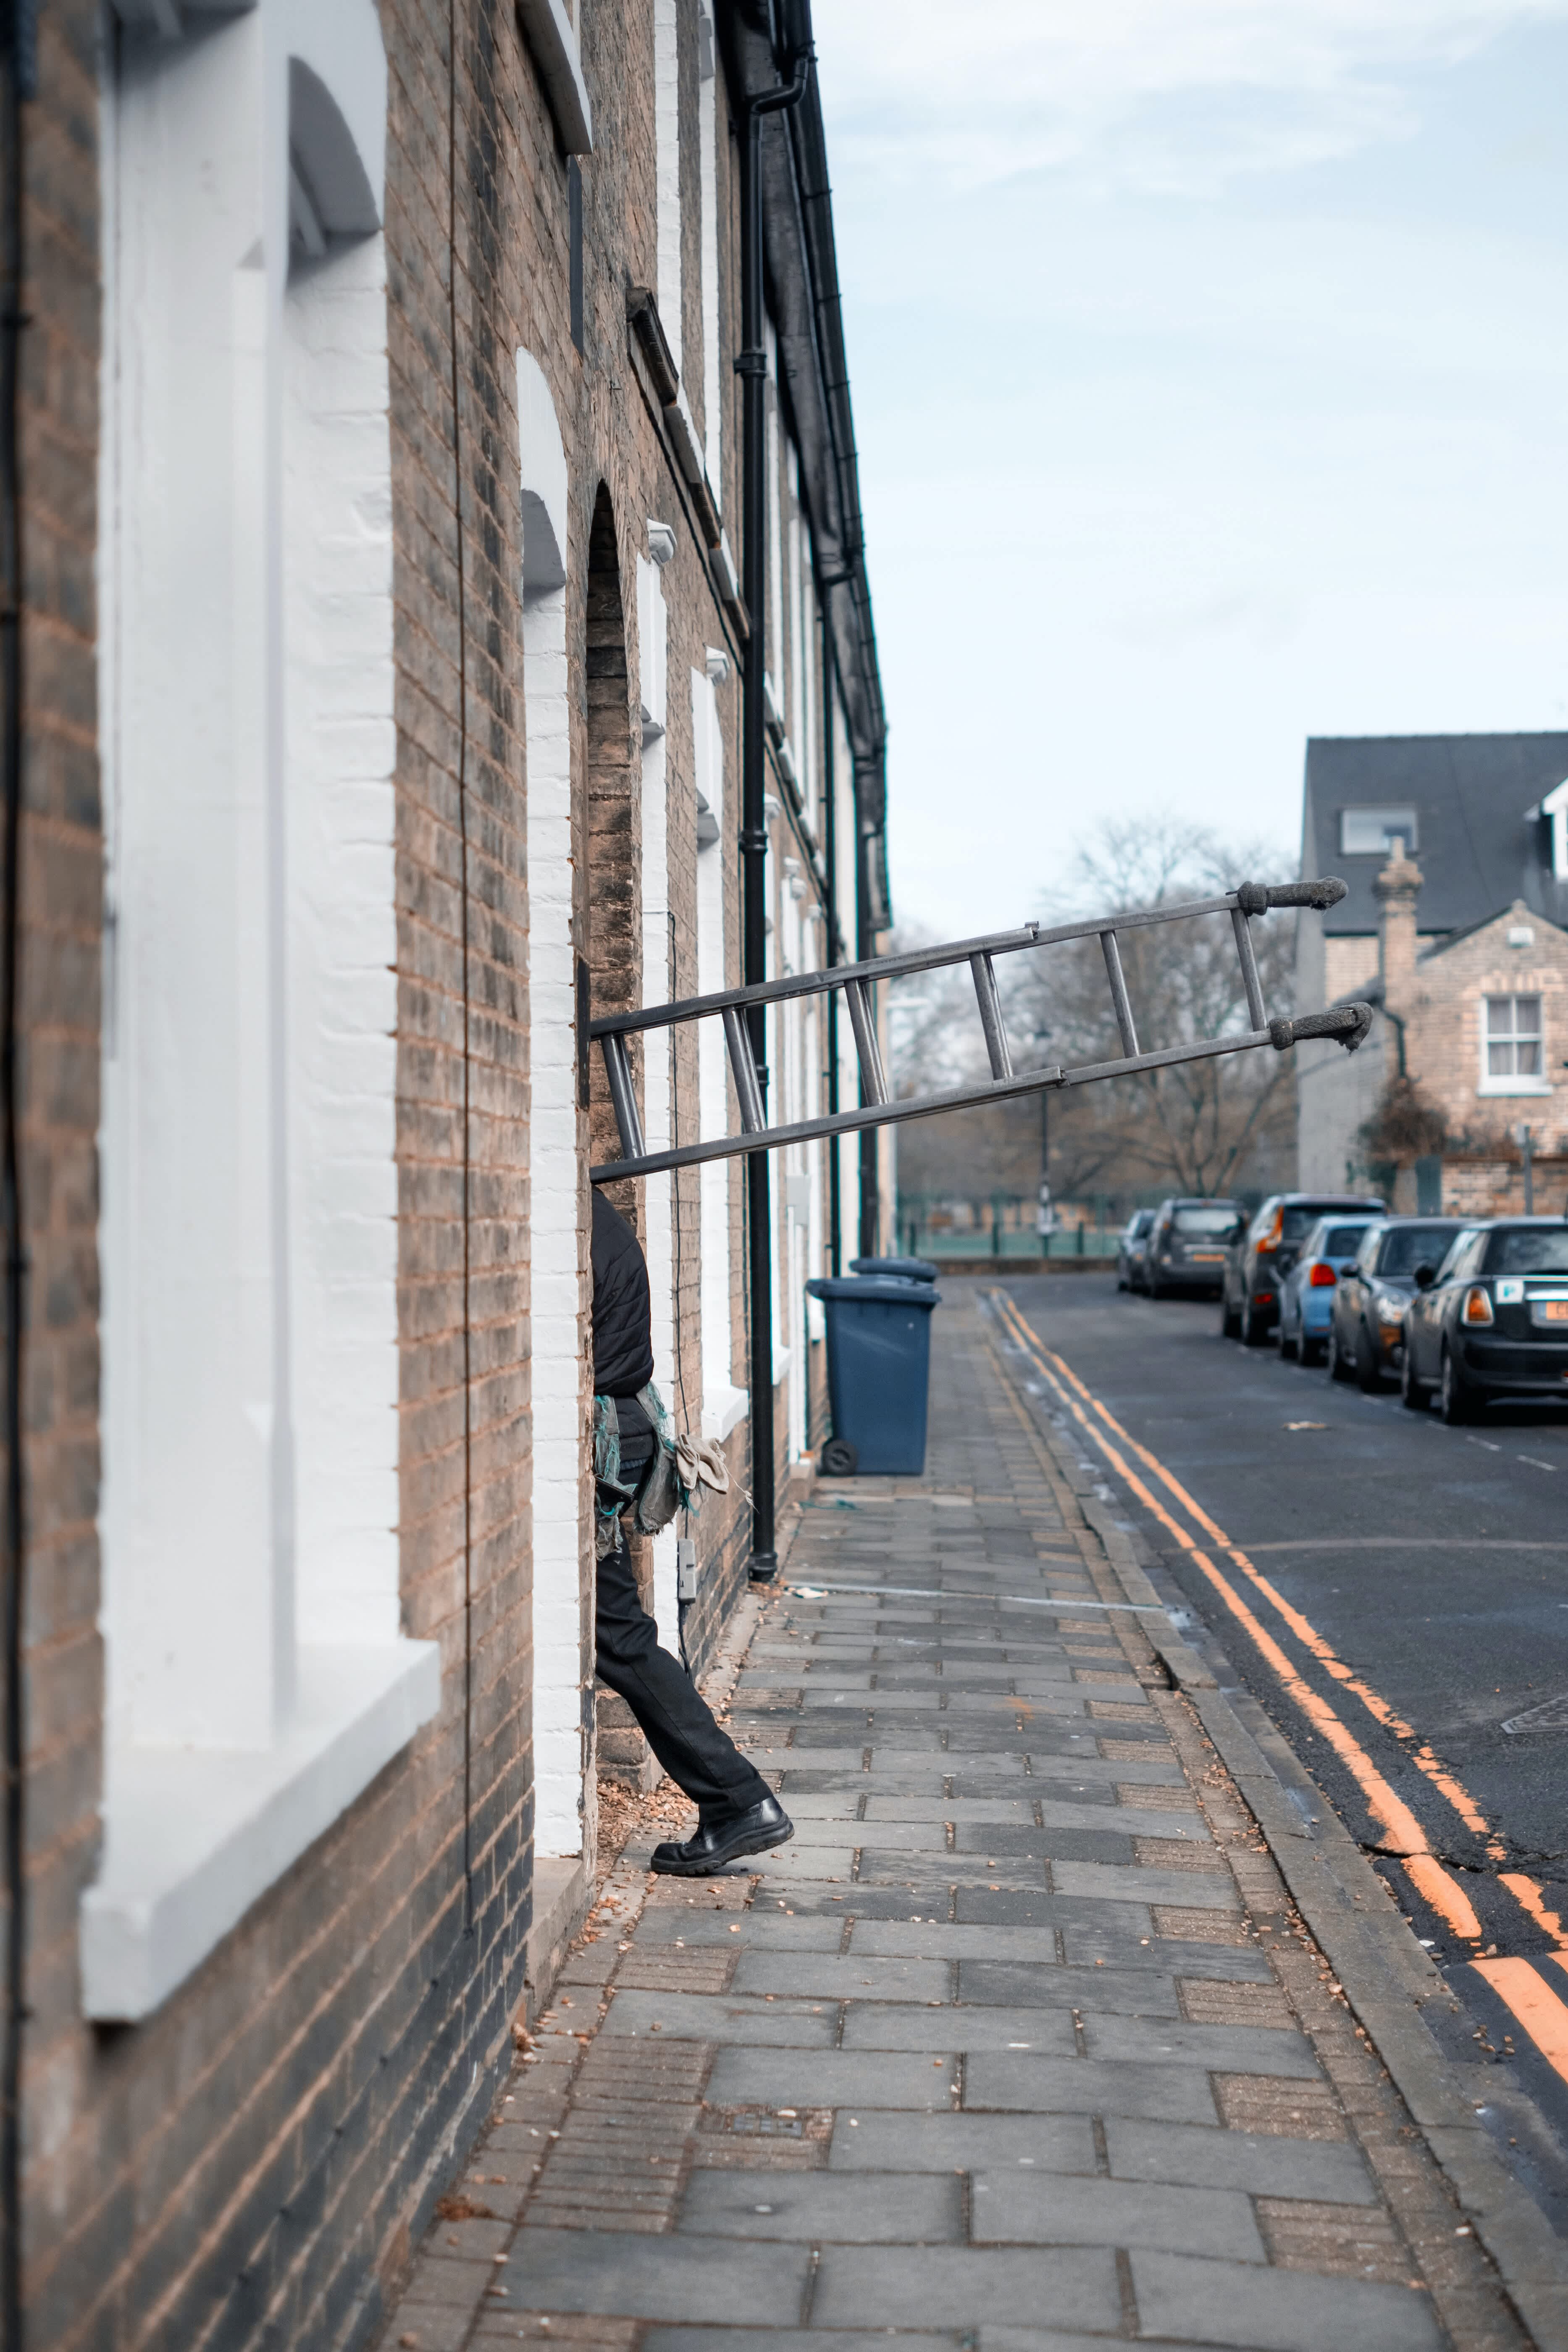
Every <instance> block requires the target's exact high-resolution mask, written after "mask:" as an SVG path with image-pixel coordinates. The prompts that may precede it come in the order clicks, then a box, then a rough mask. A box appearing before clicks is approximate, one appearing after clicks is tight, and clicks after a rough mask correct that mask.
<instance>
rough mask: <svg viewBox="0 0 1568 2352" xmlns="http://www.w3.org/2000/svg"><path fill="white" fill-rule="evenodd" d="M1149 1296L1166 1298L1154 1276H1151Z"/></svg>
mask: <svg viewBox="0 0 1568 2352" xmlns="http://www.w3.org/2000/svg"><path fill="white" fill-rule="evenodd" d="M1149 1296H1150V1297H1151V1298H1163V1297H1164V1296H1165V1294H1164V1292H1163V1290H1162V1289H1161V1287H1160V1286H1159V1284H1158V1283H1157V1282H1156V1281H1155V1279H1154V1277H1153V1276H1152V1275H1151V1276H1149Z"/></svg>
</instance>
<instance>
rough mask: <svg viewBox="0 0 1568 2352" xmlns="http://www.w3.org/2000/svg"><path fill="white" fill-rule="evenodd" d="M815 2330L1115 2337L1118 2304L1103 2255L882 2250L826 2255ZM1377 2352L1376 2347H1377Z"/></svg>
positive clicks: (1069, 2250) (1075, 2249)
mask: <svg viewBox="0 0 1568 2352" xmlns="http://www.w3.org/2000/svg"><path fill="white" fill-rule="evenodd" d="M811 2311H812V2318H813V2320H814V2322H815V2323H816V2325H817V2326H822V2327H846V2326H847V2327H866V2326H873V2327H887V2328H896V2327H902V2326H916V2327H931V2326H973V2321H974V2317H975V2315H976V2313H977V2312H982V2311H983V2312H984V2314H985V2315H986V2318H987V2319H988V2320H990V2321H992V2322H996V2321H1007V2320H1012V2321H1027V2320H1030V2319H1034V2318H1037V2317H1038V2315H1039V2314H1040V2313H1041V2312H1042V2311H1048V2312H1050V2313H1051V2314H1052V2315H1054V2316H1055V2317H1057V2318H1058V2319H1061V2320H1063V2321H1065V2322H1066V2324H1067V2325H1068V2326H1069V2327H1091V2328H1092V2327H1098V2328H1100V2329H1102V2330H1103V2331H1104V2332H1106V2333H1107V2334H1109V2333H1110V2332H1111V2331H1112V2330H1113V2329H1118V2328H1119V2327H1120V2325H1121V2289H1120V2286H1119V2284H1118V2281H1117V2272H1116V2256H1115V2254H1114V2252H1112V2251H1111V2250H1110V2248H1108V2247H1100V2246H1069V2247H1058V2246H1051V2247H1043V2248H1041V2249H1039V2250H1038V2251H1036V2250H1034V2249H1025V2248H1020V2247H1016V2246H994V2247H984V2248H981V2247H970V2246H900V2247H898V2248H896V2249H895V2248H892V2247H888V2246H877V2247H869V2248H867V2249H865V2250H864V2251H856V2252H850V2251H849V2250H848V2249H847V2248H845V2247H837V2246H830V2247H827V2248H826V2249H825V2250H824V2252H823V2256H822V2266H821V2269H820V2271H819V2273H818V2274H817V2281H816V2294H815V2295H814V2297H813V2299H812V2307H811ZM1379 2352H1382V2347H1379Z"/></svg>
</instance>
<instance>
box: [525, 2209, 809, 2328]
mask: <svg viewBox="0 0 1568 2352" xmlns="http://www.w3.org/2000/svg"><path fill="white" fill-rule="evenodd" d="M709 2243H710V2252H707V2254H706V2258H705V2259H702V2260H695V2261H694V2260H693V2254H694V2252H696V2251H697V2249H696V2246H695V2243H694V2241H693V2240H691V2239H690V2238H676V2237H668V2238H661V2237H656V2236H653V2235H650V2234H649V2233H647V2231H641V2230H539V2229H531V2228H527V2227H525V2228H523V2229H522V2230H521V2231H520V2232H519V2233H518V2237H517V2239H516V2242H515V2245H514V2250H513V2253H512V2258H511V2261H510V2263H509V2265H508V2271H509V2279H508V2284H509V2286H510V2299H511V2303H512V2306H513V2308H514V2310H517V2311H563V2312H564V2311H580V2312H594V2313H595V2314H597V2315H599V2316H600V2317H610V2316H624V2317H626V2318H627V2319H685V2320H699V2321H701V2320H714V2321H730V2322H732V2323H734V2324H736V2325H741V2324H742V2323H744V2322H746V2321H750V2322H752V2324H753V2325H755V2324H757V2323H759V2322H760V2323H761V2324H762V2325H763V2326H767V2327H789V2326H793V2325H794V2324H795V2321H796V2320H797V2319H798V2318H799V2316H800V2313H801V2306H802V2302H803V2299H804V2296H805V2284H806V2280H807V2278H808V2276H809V2275H810V2268H811V2257H810V2254H809V2253H808V2252H807V2250H806V2249H805V2247H804V2246H795V2245H771V2244H768V2243H766V2242H763V2241H752V2242H750V2243H748V2244H745V2245H737V2244H736V2243H735V2242H734V2241H733V2240H732V2239H728V2238H725V2239H715V2240H712V2241H710V2242H709Z"/></svg>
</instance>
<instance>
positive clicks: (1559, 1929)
mask: <svg viewBox="0 0 1568 2352" xmlns="http://www.w3.org/2000/svg"><path fill="white" fill-rule="evenodd" d="M1500 1884H1501V1885H1504V1886H1506V1887H1507V1889H1508V1891H1509V1893H1510V1895H1512V1896H1513V1898H1514V1901H1515V1902H1516V1903H1519V1904H1521V1905H1522V1906H1523V1907H1524V1908H1525V1910H1527V1911H1528V1912H1529V1914H1530V1916H1531V1918H1532V1919H1533V1920H1534V1922H1535V1924H1536V1926H1537V1927H1541V1928H1543V1929H1544V1930H1545V1932H1546V1933H1547V1935H1549V1936H1550V1937H1552V1940H1553V1942H1554V1943H1556V1944H1558V1945H1560V1946H1562V1947H1563V1948H1564V1949H1568V1928H1564V1927H1563V1922H1562V1920H1561V1919H1560V1918H1559V1917H1558V1916H1557V1914H1556V1912H1555V1911H1553V1910H1552V1909H1550V1908H1549V1906H1548V1905H1547V1902H1546V1898H1545V1896H1544V1895H1542V1892H1541V1889H1540V1887H1539V1886H1537V1885H1536V1883H1535V1881H1534V1879H1533V1878H1527V1877H1526V1876H1525V1874H1524V1873H1523V1872H1522V1871H1521V1870H1505V1871H1504V1872H1503V1873H1502V1876H1501V1880H1500Z"/></svg>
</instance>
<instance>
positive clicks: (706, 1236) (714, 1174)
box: [691, 656, 749, 1441]
mask: <svg viewBox="0 0 1568 2352" xmlns="http://www.w3.org/2000/svg"><path fill="white" fill-rule="evenodd" d="M720 658H721V659H722V656H720ZM716 686H717V681H716V680H715V679H714V677H712V675H711V674H710V671H708V670H701V669H694V670H693V671H692V673H691V734H692V742H693V746H694V751H695V772H696V782H697V790H698V791H699V793H700V794H701V795H702V798H703V800H704V801H705V802H706V803H707V804H708V807H709V809H710V811H711V813H712V814H713V815H714V816H715V817H716V818H717V819H718V821H719V825H720V833H719V838H718V839H717V840H715V841H712V842H710V843H709V845H707V847H706V848H702V849H699V851H698V853H697V992H698V994H699V995H700V996H712V995H716V994H717V993H718V992H719V990H720V989H721V988H723V987H725V986H726V985H727V982H726V978H725V962H724V859H725V847H724V837H723V817H724V738H723V734H722V731H721V728H720V724H719V697H718V693H717V690H716ZM730 1083H731V1081H730V1060H729V1055H728V1054H727V1053H726V1051H725V1048H724V1033H723V1030H722V1028H721V1025H720V1024H719V1023H718V1022H717V1021H701V1022H699V1024H698V1026H697V1097H698V1129H699V1132H700V1134H701V1135H702V1136H704V1137H707V1136H714V1135H727V1134H728V1133H729V1132H730ZM737 1164H738V1163H737V1162H735V1161H734V1160H709V1161H707V1162H706V1163H705V1165H704V1166H703V1167H702V1168H700V1170H699V1171H698V1172H699V1178H700V1192H699V1199H700V1218H701V1234H702V1258H701V1265H702V1271H701V1308H702V1434H703V1435H704V1437H710V1438H715V1439H718V1440H720V1441H722V1440H723V1439H724V1438H726V1437H728V1436H729V1434H730V1433H731V1430H732V1429H734V1428H735V1427H737V1425H738V1424H739V1423H741V1422H742V1421H743V1420H744V1419H745V1417H746V1412H747V1408H748V1403H749V1398H748V1392H747V1391H746V1390H744V1389H742V1388H737V1387H736V1386H735V1382H734V1378H733V1372H734V1361H735V1333H734V1325H733V1320H732V1301H731V1277H732V1272H733V1268H732V1265H731V1243H732V1232H733V1228H732V1223H731V1192H730V1186H731V1172H732V1171H733V1170H734V1168H735V1167H736V1165H737Z"/></svg>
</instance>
